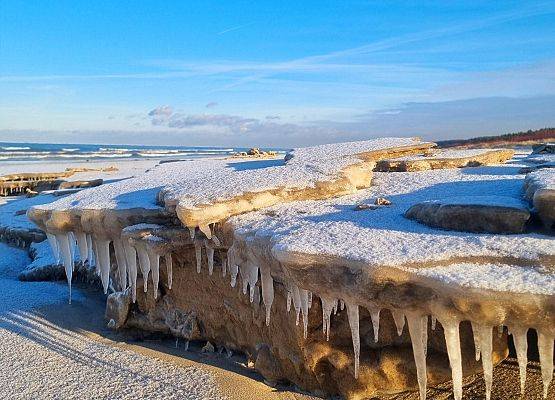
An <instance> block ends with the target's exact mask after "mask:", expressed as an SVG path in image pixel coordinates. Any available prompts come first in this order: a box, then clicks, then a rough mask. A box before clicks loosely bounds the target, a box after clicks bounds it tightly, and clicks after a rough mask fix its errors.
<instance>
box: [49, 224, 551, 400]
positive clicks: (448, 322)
mask: <svg viewBox="0 0 555 400" xmlns="http://www.w3.org/2000/svg"><path fill="white" fill-rule="evenodd" d="M200 230H201V232H202V233H204V236H205V237H206V238H198V237H197V236H196V233H195V229H191V239H192V240H193V243H194V247H195V255H196V270H197V272H198V273H200V272H201V266H202V248H203V247H204V248H205V251H206V257H207V264H208V273H209V275H212V273H213V270H214V251H215V248H218V247H220V246H221V244H220V241H219V239H218V238H217V237H216V235H212V232H211V229H210V227H209V226H207V227H204V229H200ZM47 236H48V240H49V242H50V245H51V247H52V250H53V252H54V254H55V255H56V256H57V257H59V258H61V261H62V262H63V264H64V267H65V270H66V274H67V279H68V283H69V284H70V301H71V276H72V271H73V260H74V249H75V247H77V248H78V250H79V254H80V260H81V261H82V262H86V261H88V262H89V263H90V265H95V266H96V270H97V272H98V274H99V275H100V278H101V280H102V284H103V287H104V292H105V293H106V292H107V290H108V283H109V275H110V253H109V245H110V240H108V239H98V238H93V237H92V236H91V235H89V234H84V233H71V232H70V233H67V234H56V235H52V234H47ZM75 244H76V246H75ZM113 245H114V251H115V255H116V263H117V266H118V277H119V284H120V287H121V288H124V289H125V288H127V287H128V285H129V287H131V290H132V296H133V302H135V300H136V279H137V265H139V267H140V270H141V272H142V274H143V277H144V291H145V292H146V291H147V278H148V275H149V272H152V281H153V284H154V296H155V297H156V296H157V292H158V283H159V268H160V257H161V255H160V254H157V253H156V252H154V251H152V249H150V248H149V246H148V243H145V241H142V240H133V239H129V240H123V239H118V240H114V241H113ZM137 260H138V264H137ZM165 263H166V267H167V273H168V287H169V289H171V285H172V257H171V253H168V254H166V255H165ZM221 269H222V276H223V277H225V276H226V275H227V273H228V272H229V274H230V278H231V286H232V287H235V286H236V283H237V277H238V275H239V273H240V276H241V279H242V290H243V293H244V294H247V293H248V294H249V298H250V301H251V302H253V301H254V299H255V293H256V291H258V290H259V287H258V286H257V282H258V279H259V276H260V280H261V282H260V288H261V289H262V296H261V297H262V301H263V303H264V307H265V311H266V325H269V324H270V311H271V307H272V303H273V300H274V282H273V278H272V275H271V273H270V268H269V267H268V266H264V265H258V264H257V263H256V261H255V260H254V259H253V258H252V257H249V256H244V255H243V252H241V251H238V249H237V247H236V245H235V244H234V245H232V246H231V247H230V248H229V249H228V251H227V258H224V259H223V260H222V264H221ZM286 286H287V312H290V310H291V305H293V308H294V310H295V312H296V324H297V325H299V323H300V316H301V314H302V321H303V329H304V337H305V338H306V337H307V335H308V312H309V309H310V308H311V306H312V293H311V292H310V291H308V290H306V289H303V288H299V287H298V286H297V285H295V284H294V283H292V282H289V283H287V284H286ZM320 300H321V303H322V329H323V334H324V335H325V337H326V340H329V337H330V330H331V316H332V314H337V313H338V312H339V311H342V310H344V309H346V312H347V317H348V322H349V326H350V329H351V335H352V341H353V349H354V375H355V378H358V374H359V359H360V336H359V306H358V305H357V304H355V303H351V302H345V301H343V300H341V299H332V298H327V297H325V296H320ZM367 308H368V311H369V313H370V316H371V319H372V325H373V331H374V341H375V342H378V338H379V324H380V311H381V309H380V307H378V306H377V305H376V306H373V307H367ZM390 311H391V314H392V316H393V319H394V321H395V325H396V327H397V333H398V334H399V336H400V335H402V333H403V330H404V327H405V319H406V322H407V325H408V332H409V334H410V338H411V343H412V349H413V354H414V361H415V364H416V371H417V379H418V386H419V391H420V398H421V399H425V398H426V386H427V374H426V355H427V343H428V321H429V319H431V329H432V330H435V328H436V321H439V322H440V323H441V325H442V326H443V331H444V335H445V342H446V347H447V354H448V357H449V363H450V365H451V371H452V379H453V392H454V398H455V400H460V399H462V378H463V373H462V355H461V347H460V337H459V325H460V322H461V321H460V320H457V319H454V318H453V317H452V316H451V315H446V314H444V313H442V312H441V311H440V310H438V312H437V317H436V316H434V315H432V316H431V318H429V316H428V315H423V314H421V313H418V312H416V311H401V310H390ZM493 328H494V327H493V326H491V325H484V324H481V323H475V322H472V329H473V335H474V342H475V347H476V360H477V361H478V360H479V359H480V358H481V359H482V366H483V370H484V380H485V384H486V399H488V400H489V399H490V397H491V388H492V380H493V360H492V352H493V349H492V340H493ZM527 331H528V328H524V327H522V326H520V325H518V324H515V325H514V326H510V327H509V332H510V334H512V335H513V339H514V343H515V347H516V352H517V358H518V363H519V369H520V385H521V391H522V393H524V389H525V381H526V366H527V362H528V359H527V346H528V344H527ZM499 332H500V333H502V332H503V326H500V327H499ZM554 340H555V337H554V336H553V335H552V334H549V333H545V332H543V331H542V330H538V348H539V354H540V363H541V372H542V380H543V385H544V397H546V398H547V392H548V388H549V385H550V383H551V380H552V378H553V350H554Z"/></svg>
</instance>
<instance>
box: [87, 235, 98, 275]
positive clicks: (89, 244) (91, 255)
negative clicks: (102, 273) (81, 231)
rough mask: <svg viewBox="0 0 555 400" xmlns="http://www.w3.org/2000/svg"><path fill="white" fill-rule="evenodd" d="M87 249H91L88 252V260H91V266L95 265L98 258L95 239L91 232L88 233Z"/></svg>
mask: <svg viewBox="0 0 555 400" xmlns="http://www.w3.org/2000/svg"><path fill="white" fill-rule="evenodd" d="M87 250H88V251H89V252H88V254H87V260H89V266H91V267H92V266H94V265H95V263H96V260H95V259H94V249H93V241H92V236H91V234H89V233H87Z"/></svg>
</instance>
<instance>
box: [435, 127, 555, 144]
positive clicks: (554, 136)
mask: <svg viewBox="0 0 555 400" xmlns="http://www.w3.org/2000/svg"><path fill="white" fill-rule="evenodd" d="M542 141H543V142H552V141H555V128H543V129H538V130H535V131H533V130H528V131H526V132H516V133H507V134H505V135H499V136H481V137H476V138H472V139H459V140H457V139H455V140H443V141H440V142H437V144H438V145H439V146H440V147H453V146H465V145H477V144H498V143H499V144H500V143H507V144H518V143H525V142H537V143H539V142H542Z"/></svg>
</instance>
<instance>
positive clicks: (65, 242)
mask: <svg viewBox="0 0 555 400" xmlns="http://www.w3.org/2000/svg"><path fill="white" fill-rule="evenodd" d="M55 238H56V241H57V242H58V244H57V246H58V249H59V250H60V253H61V255H62V261H63V264H64V269H65V271H66V278H67V284H68V286H69V303H70V304H71V278H72V277H73V259H72V258H71V249H70V243H69V235H68V234H67V233H66V234H64V233H61V234H56V237H55Z"/></svg>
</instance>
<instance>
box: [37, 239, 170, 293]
mask: <svg viewBox="0 0 555 400" xmlns="http://www.w3.org/2000/svg"><path fill="white" fill-rule="evenodd" d="M46 236H47V238H48V242H49V244H50V248H51V249H52V253H53V254H54V257H55V259H56V263H57V264H59V263H60V262H61V263H62V264H63V266H64V269H65V273H66V277H67V282H68V285H69V302H70V303H71V280H72V276H73V270H74V260H76V259H77V258H76V250H77V252H78V254H79V258H78V260H79V261H80V262H81V263H83V264H84V263H88V265H89V266H91V267H93V266H94V267H95V270H96V273H97V274H98V276H99V277H100V280H101V282H102V287H103V289H104V293H108V288H109V287H110V267H111V262H110V243H113V247H114V253H115V255H116V265H117V279H118V283H119V287H120V288H121V290H125V289H127V288H130V289H131V293H132V300H133V302H135V301H136V299H137V269H140V270H141V273H142V275H143V278H144V291H145V293H146V292H147V288H148V286H147V282H148V276H149V274H151V275H152V283H153V285H154V297H155V298H156V297H157V296H158V284H159V280H160V258H161V257H162V256H164V260H165V264H166V268H167V275H168V287H169V288H170V289H171V287H172V268H173V267H172V265H173V262H172V255H171V253H167V254H164V255H161V254H158V253H157V252H155V251H153V249H152V248H150V247H149V246H148V243H145V242H143V241H140V240H133V239H129V240H126V239H122V238H118V239H115V240H111V239H107V238H98V237H95V236H93V235H91V234H87V233H83V232H78V233H77V232H68V233H57V234H52V233H47V235H46ZM154 239H156V238H155V237H154Z"/></svg>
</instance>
